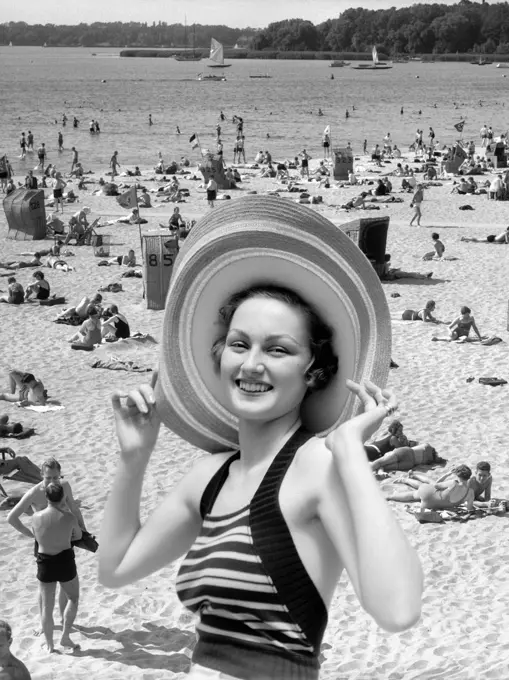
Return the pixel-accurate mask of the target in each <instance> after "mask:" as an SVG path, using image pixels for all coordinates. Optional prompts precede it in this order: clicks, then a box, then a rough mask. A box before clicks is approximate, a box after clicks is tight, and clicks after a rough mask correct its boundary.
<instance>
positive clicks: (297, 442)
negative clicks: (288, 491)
mask: <svg viewBox="0 0 509 680" xmlns="http://www.w3.org/2000/svg"><path fill="white" fill-rule="evenodd" d="M312 436H313V435H312V434H311V433H310V432H308V431H306V430H305V429H304V428H300V429H299V430H297V431H296V432H295V434H294V435H293V436H292V437H290V439H289V440H288V441H287V442H286V444H285V445H284V446H283V448H282V449H281V451H280V452H279V453H278V454H277V456H276V457H275V459H274V460H273V462H272V464H271V466H270V468H269V469H268V471H267V474H266V475H265V478H264V479H263V481H262V483H261V485H260V487H259V488H258V491H257V492H256V493H255V495H254V497H253V500H252V501H251V512H250V527H251V535H252V537H253V545H254V547H255V550H256V552H257V554H258V555H259V556H260V559H261V560H262V564H263V567H264V569H265V570H266V571H267V573H268V574H269V575H270V577H271V579H272V581H273V583H274V585H275V587H276V590H277V592H278V594H279V597H280V599H281V602H283V603H284V604H285V605H286V607H287V608H288V610H289V612H290V615H291V616H292V618H293V619H294V620H295V621H296V622H297V623H298V624H299V626H300V627H301V628H302V630H303V631H304V633H305V635H306V637H307V638H308V640H309V641H310V642H311V644H312V645H314V646H316V647H318V646H319V644H320V641H321V639H322V636H323V634H324V631H325V627H326V625H327V609H326V607H325V604H324V602H323V600H322V598H321V596H320V593H319V592H318V590H317V588H316V586H315V584H314V583H313V581H312V580H311V578H310V576H309V574H308V572H307V571H306V568H305V567H304V565H303V564H302V561H301V559H300V557H299V554H298V552H297V549H296V547H295V543H294V542H293V539H292V535H291V534H290V530H289V529H288V526H287V524H286V522H285V519H284V517H283V513H282V512H281V508H280V506H279V489H280V488H281V484H282V482H283V479H284V477H285V474H286V472H287V470H288V468H289V466H290V463H291V462H292V460H293V459H294V456H295V453H296V452H297V450H298V449H299V448H300V447H301V446H302V445H303V444H304V443H305V442H306V441H307V440H308V439H310V438H311V437H312ZM310 603H313V604H312V606H310Z"/></svg>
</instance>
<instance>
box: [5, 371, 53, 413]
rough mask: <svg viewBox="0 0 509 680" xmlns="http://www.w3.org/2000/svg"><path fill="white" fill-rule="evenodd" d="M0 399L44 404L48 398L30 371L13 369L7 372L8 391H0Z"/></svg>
mask: <svg viewBox="0 0 509 680" xmlns="http://www.w3.org/2000/svg"><path fill="white" fill-rule="evenodd" d="M0 399H3V401H10V402H12V403H15V402H17V401H20V402H21V404H22V405H23V406H25V405H27V404H40V405H44V404H45V403H46V401H47V400H48V392H47V390H45V389H44V385H43V384H42V382H41V381H40V380H36V378H35V377H34V375H33V374H32V373H25V372H24V371H16V370H14V371H10V372H9V392H0Z"/></svg>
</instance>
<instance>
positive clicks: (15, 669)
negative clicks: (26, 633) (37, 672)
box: [0, 620, 32, 680]
mask: <svg viewBox="0 0 509 680" xmlns="http://www.w3.org/2000/svg"><path fill="white" fill-rule="evenodd" d="M11 644H12V630H11V627H10V625H9V624H8V623H7V621H1V620H0V680H31V678H32V676H31V675H30V673H29V672H28V668H27V667H26V666H25V664H24V663H23V662H22V661H20V660H19V659H17V658H16V657H15V656H14V654H13V653H12V652H11V650H10V647H11Z"/></svg>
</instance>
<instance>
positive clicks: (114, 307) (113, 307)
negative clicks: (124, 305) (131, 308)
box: [108, 305, 118, 314]
mask: <svg viewBox="0 0 509 680" xmlns="http://www.w3.org/2000/svg"><path fill="white" fill-rule="evenodd" d="M108 309H109V311H110V312H111V313H112V314H118V307H117V305H109V306H108Z"/></svg>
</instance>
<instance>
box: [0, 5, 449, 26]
mask: <svg viewBox="0 0 509 680" xmlns="http://www.w3.org/2000/svg"><path fill="white" fill-rule="evenodd" d="M429 1H430V0H422V2H426V3H427V2H429ZM439 2H441V3H443V4H455V0H439ZM1 4H2V10H1V12H0V22H2V23H5V22H8V21H25V22H26V23H27V24H71V25H72V24H79V23H87V24H90V23H93V22H94V21H123V22H127V21H141V22H143V21H146V22H147V23H150V24H151V23H152V22H153V21H156V22H157V21H166V23H168V24H174V23H184V17H185V16H186V17H187V23H188V25H190V24H193V23H197V24H224V25H226V26H231V27H235V28H245V27H247V26H251V27H253V28H264V27H265V26H267V24H270V23H271V22H273V21H282V20H283V19H292V18H302V19H308V20H309V21H312V22H313V23H314V24H319V23H322V22H323V21H325V20H326V19H331V18H335V17H337V16H338V14H340V13H341V12H344V11H345V10H346V9H348V8H349V7H365V8H369V9H386V8H388V7H406V6H409V5H412V4H415V3H413V2H411V1H410V0H360V1H359V2H355V0H354V1H353V2H352V0H109V1H108V2H104V0H82V1H81V2H80V1H79V0H78V1H71V2H62V0H45V2H41V1H40V0H23V2H7V1H6V0H5V2H4V0H2V2H1Z"/></svg>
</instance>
